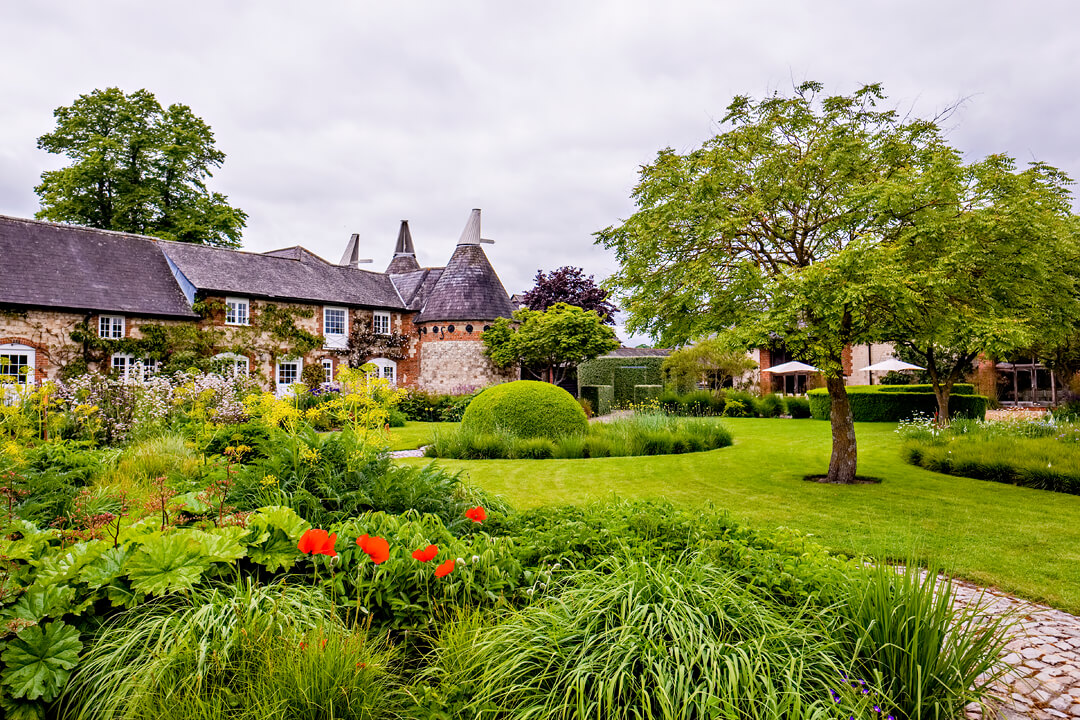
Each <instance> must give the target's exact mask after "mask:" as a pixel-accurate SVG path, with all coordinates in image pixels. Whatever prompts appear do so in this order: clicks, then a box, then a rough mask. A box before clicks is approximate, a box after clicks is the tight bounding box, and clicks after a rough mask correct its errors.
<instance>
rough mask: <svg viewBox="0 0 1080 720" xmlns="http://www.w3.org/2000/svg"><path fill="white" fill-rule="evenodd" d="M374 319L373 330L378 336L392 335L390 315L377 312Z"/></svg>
mask: <svg viewBox="0 0 1080 720" xmlns="http://www.w3.org/2000/svg"><path fill="white" fill-rule="evenodd" d="M372 318H373V319H372V329H373V330H374V331H375V334H376V335H389V334H390V313H388V312H380V311H378V310H376V311H375V313H374V315H373V316H372Z"/></svg>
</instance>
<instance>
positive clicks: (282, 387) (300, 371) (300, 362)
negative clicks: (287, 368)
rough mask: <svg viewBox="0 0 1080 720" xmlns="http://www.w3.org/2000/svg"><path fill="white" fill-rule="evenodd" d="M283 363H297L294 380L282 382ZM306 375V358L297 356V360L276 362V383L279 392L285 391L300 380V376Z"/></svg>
mask: <svg viewBox="0 0 1080 720" xmlns="http://www.w3.org/2000/svg"><path fill="white" fill-rule="evenodd" d="M282 365H296V379H295V380H293V381H292V382H288V383H282V381H281V366H282ZM303 376H304V359H303V358H296V359H295V360H278V361H277V362H276V363H275V364H274V384H275V385H276V386H277V389H278V392H284V391H286V390H288V389H289V388H290V387H291V386H293V385H295V384H296V383H298V382H300V378H301V377H303Z"/></svg>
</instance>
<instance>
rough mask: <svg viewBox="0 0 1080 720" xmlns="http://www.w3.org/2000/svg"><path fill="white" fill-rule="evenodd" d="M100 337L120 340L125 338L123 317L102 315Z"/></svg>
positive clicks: (99, 329) (99, 327)
mask: <svg viewBox="0 0 1080 720" xmlns="http://www.w3.org/2000/svg"><path fill="white" fill-rule="evenodd" d="M98 337H102V338H105V339H106V340H119V339H120V338H122V337H124V316H123V315H102V316H101V317H99V318H98Z"/></svg>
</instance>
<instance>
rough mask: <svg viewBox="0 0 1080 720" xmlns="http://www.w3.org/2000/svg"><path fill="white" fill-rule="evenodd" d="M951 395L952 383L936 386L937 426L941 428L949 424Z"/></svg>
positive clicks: (937, 384)
mask: <svg viewBox="0 0 1080 720" xmlns="http://www.w3.org/2000/svg"><path fill="white" fill-rule="evenodd" d="M951 394H952V383H951V382H948V381H947V382H943V383H935V384H934V396H935V397H936V398H937V424H938V425H940V426H941V427H946V426H947V425H948V424H949V396H950V395H951Z"/></svg>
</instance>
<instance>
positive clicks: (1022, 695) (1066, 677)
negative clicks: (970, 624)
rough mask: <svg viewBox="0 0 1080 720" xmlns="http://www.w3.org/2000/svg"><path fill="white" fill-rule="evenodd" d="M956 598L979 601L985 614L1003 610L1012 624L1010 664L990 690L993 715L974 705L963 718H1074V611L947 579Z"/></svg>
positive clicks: (1077, 667) (1077, 659) (1078, 670)
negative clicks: (997, 701) (994, 700)
mask: <svg viewBox="0 0 1080 720" xmlns="http://www.w3.org/2000/svg"><path fill="white" fill-rule="evenodd" d="M953 590H954V592H955V595H956V598H957V601H958V602H961V603H964V604H967V603H971V602H981V603H982V605H983V607H984V608H985V612H987V613H989V614H1004V613H1009V614H1011V615H1013V616H1014V617H1016V618H1018V619H1019V622H1018V623H1017V624H1016V625H1015V626H1014V627H1013V630H1012V634H1011V637H1010V639H1009V643H1008V645H1006V646H1005V649H1006V653H1007V654H1006V655H1005V658H1004V659H1005V661H1006V662H1007V663H1009V665H1011V666H1013V670H1011V671H1010V672H1009V673H1007V674H1006V675H1005V677H1004V678H1002V681H1001V683H999V686H998V687H997V688H996V693H995V694H997V695H998V696H1000V697H1001V698H1002V700H1003V702H1002V703H1001V704H1000V706H998V707H996V708H995V710H996V711H997V713H998V715H997V716H995V715H994V714H991V713H987V714H986V715H985V716H983V715H982V714H980V713H979V711H978V710H972V711H969V712H968V717H969V718H985V720H990V718H993V717H1001V718H1003V719H1004V720H1014V718H1038V719H1039V720H1043V719H1044V718H1080V617H1077V616H1075V615H1070V614H1069V613H1067V612H1063V611H1061V610H1055V609H1054V608H1051V607H1047V606H1045V605H1038V604H1036V603H1032V602H1028V601H1027V600H1021V599H1019V598H1015V597H1013V596H1011V595H1006V594H1004V593H1001V592H997V591H994V590H984V589H983V588H980V587H978V586H976V585H972V584H971V583H968V582H963V581H960V580H954V581H953Z"/></svg>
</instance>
